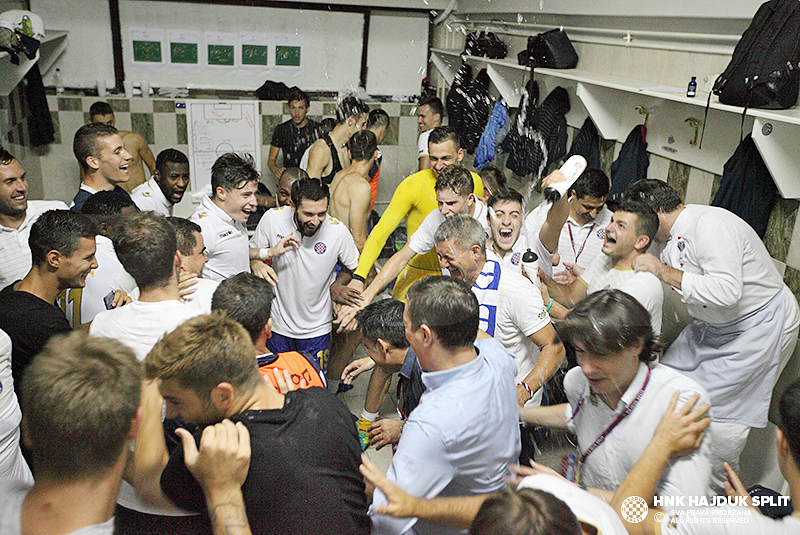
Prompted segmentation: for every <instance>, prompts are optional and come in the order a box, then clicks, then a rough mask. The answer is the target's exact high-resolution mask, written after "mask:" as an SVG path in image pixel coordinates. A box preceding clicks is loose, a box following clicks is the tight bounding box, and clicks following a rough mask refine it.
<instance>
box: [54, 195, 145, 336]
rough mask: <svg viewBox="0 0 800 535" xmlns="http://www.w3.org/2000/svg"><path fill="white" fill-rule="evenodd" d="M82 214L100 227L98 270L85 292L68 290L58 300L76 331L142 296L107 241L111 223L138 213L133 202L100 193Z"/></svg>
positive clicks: (89, 277)
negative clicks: (112, 220) (111, 310)
mask: <svg viewBox="0 0 800 535" xmlns="http://www.w3.org/2000/svg"><path fill="white" fill-rule="evenodd" d="M81 211H82V213H83V214H84V215H85V216H87V217H88V218H89V219H91V220H92V221H94V222H95V224H96V225H97V231H98V234H97V236H95V242H96V244H97V252H96V253H95V259H97V267H96V268H94V269H93V270H92V271H91V273H89V275H88V276H87V277H86V285H85V286H84V287H83V288H68V289H66V290H64V291H63V292H61V293H60V294H59V296H58V305H59V306H60V307H61V310H63V311H64V314H65V315H66V316H67V320H69V324H70V325H71V326H72V327H73V328H77V327H80V326H81V325H84V324H88V323H90V322H91V321H92V320H93V319H94V317H95V316H97V314H99V313H100V312H104V311H106V310H109V309H112V308H116V307H117V306H121V305H123V304H125V303H127V302H129V301H130V299H135V298H136V297H137V296H138V295H139V291H138V289H137V288H136V281H135V280H133V277H131V276H130V274H129V273H128V272H127V271H125V268H124V267H122V264H120V262H119V259H118V258H117V254H116V253H115V252H114V244H113V243H112V241H111V238H109V237H108V223H109V220H110V219H111V218H112V217H115V216H117V215H119V216H121V217H130V216H132V215H133V214H135V213H136V207H135V206H134V204H133V201H131V200H130V199H129V198H127V197H125V196H124V195H120V194H119V192H118V191H116V190H112V191H98V192H97V193H95V194H94V195H92V196H91V197H89V198H88V199H86V202H85V203H84V205H83V208H82V209H81ZM129 297H130V299H129Z"/></svg>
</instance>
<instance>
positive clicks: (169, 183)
mask: <svg viewBox="0 0 800 535" xmlns="http://www.w3.org/2000/svg"><path fill="white" fill-rule="evenodd" d="M188 187H189V159H188V158H187V157H186V155H185V154H184V153H182V152H181V151H179V150H175V149H166V150H162V151H161V152H160V153H158V157H157V158H156V170H155V172H154V173H153V177H152V178H151V179H150V180H148V181H147V182H145V183H144V184H141V185H140V186H137V187H136V189H134V190H133V193H132V194H131V197H132V198H133V202H135V203H136V206H138V207H139V210H142V211H143V212H155V213H157V214H161V215H163V216H164V217H169V216H171V215H172V207H173V206H174V205H176V204H178V203H179V202H181V199H183V194H184V193H186V188H188Z"/></svg>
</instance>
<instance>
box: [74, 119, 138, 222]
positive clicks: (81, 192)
mask: <svg viewBox="0 0 800 535" xmlns="http://www.w3.org/2000/svg"><path fill="white" fill-rule="evenodd" d="M72 152H73V153H74V154H75V158H77V159H78V164H79V165H80V167H81V177H82V182H81V186H80V188H79V189H78V193H76V194H75V198H73V199H72V206H70V210H72V211H74V212H80V211H81V208H82V207H83V203H85V202H86V199H88V198H89V197H91V196H92V195H93V194H95V193H97V192H98V191H110V190H114V189H120V190H122V191H123V192H124V194H125V195H126V196H128V197H130V195H129V194H128V192H127V191H126V190H124V189H123V188H122V187H121V186H120V185H121V184H126V183H127V182H129V181H130V166H131V161H132V156H131V154H130V153H129V152H128V151H127V150H125V145H124V144H123V142H122V137H120V135H119V131H118V130H117V129H116V128H114V127H113V126H111V125H110V124H104V123H90V124H86V125H83V126H82V127H80V128H79V129H78V131H77V132H75V138H74V139H73V141H72Z"/></svg>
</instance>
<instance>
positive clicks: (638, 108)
mask: <svg viewBox="0 0 800 535" xmlns="http://www.w3.org/2000/svg"><path fill="white" fill-rule="evenodd" d="M635 109H636V111H638V112H639V115H644V123H642V124H644V126H647V119H648V118H649V117H650V112H649V111H647V108H645V107H644V106H636V108H635Z"/></svg>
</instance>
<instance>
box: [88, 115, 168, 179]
mask: <svg viewBox="0 0 800 535" xmlns="http://www.w3.org/2000/svg"><path fill="white" fill-rule="evenodd" d="M89 120H90V121H91V122H92V123H103V124H107V125H110V126H116V122H117V119H116V117H115V116H114V109H113V108H112V107H111V106H110V105H109V104H108V103H107V102H102V101H100V102H95V103H94V104H92V105H91V107H90V108H89ZM119 135H120V137H121V138H122V141H123V143H124V144H125V150H126V151H128V153H129V154H130V156H131V162H130V180H129V181H128V182H127V183H123V184H122V188H123V189H124V190H125V191H127V192H128V193H132V192H133V190H134V188H136V187H137V186H139V185H141V184H144V182H145V178H146V177H145V175H144V166H143V165H142V163H144V164H145V165H146V166H147V169H148V170H149V171H150V174H151V175H152V174H154V173H155V172H156V169H157V168H158V165H157V163H156V160H155V158H154V157H153V151H151V150H150V147H149V146H148V145H147V141H146V140H145V139H144V137H142V136H141V135H140V134H137V133H135V132H129V131H127V130H120V131H119Z"/></svg>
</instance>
